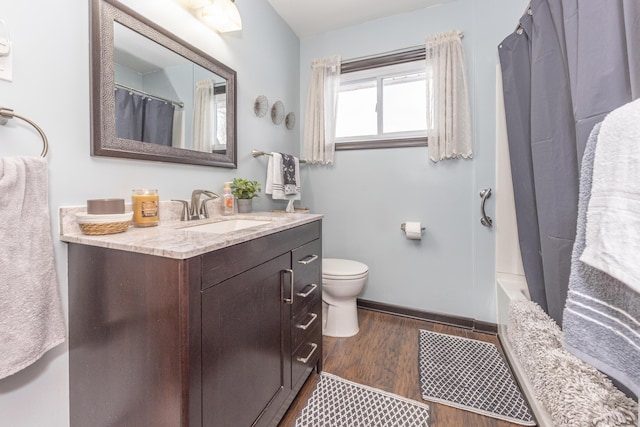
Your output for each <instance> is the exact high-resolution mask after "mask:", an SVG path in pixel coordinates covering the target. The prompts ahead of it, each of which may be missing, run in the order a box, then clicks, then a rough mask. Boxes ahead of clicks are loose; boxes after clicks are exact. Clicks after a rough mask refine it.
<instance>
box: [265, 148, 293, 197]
mask: <svg viewBox="0 0 640 427" xmlns="http://www.w3.org/2000/svg"><path fill="white" fill-rule="evenodd" d="M295 165H296V166H295V176H296V183H297V187H296V190H297V191H296V193H295V194H290V195H287V194H285V186H284V180H283V176H282V155H280V153H276V152H273V153H271V156H269V163H268V164H267V182H266V184H265V190H264V191H265V193H266V194H271V197H272V198H273V199H274V200H300V197H301V193H302V188H300V162H299V161H298V159H297V158H296V159H295Z"/></svg>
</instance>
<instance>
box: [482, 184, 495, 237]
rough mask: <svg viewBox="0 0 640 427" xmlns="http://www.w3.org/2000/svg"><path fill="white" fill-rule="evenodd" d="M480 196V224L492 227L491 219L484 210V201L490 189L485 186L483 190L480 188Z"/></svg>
mask: <svg viewBox="0 0 640 427" xmlns="http://www.w3.org/2000/svg"><path fill="white" fill-rule="evenodd" d="M480 197H481V198H482V202H480V213H481V214H482V217H481V218H480V224H482V225H484V226H485V227H488V228H491V227H493V220H492V219H491V217H490V216H487V213H486V212H485V210H484V204H485V203H486V201H487V199H488V198H489V197H491V189H490V188H485V189H484V190H482V191H481V192H480Z"/></svg>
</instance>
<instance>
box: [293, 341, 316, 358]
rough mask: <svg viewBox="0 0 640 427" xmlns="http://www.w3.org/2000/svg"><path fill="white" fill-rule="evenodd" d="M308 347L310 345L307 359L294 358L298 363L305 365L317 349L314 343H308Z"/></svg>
mask: <svg viewBox="0 0 640 427" xmlns="http://www.w3.org/2000/svg"><path fill="white" fill-rule="evenodd" d="M309 345H311V351H310V352H309V355H307V357H300V356H298V357H296V360H297V361H298V362H300V363H307V362H308V361H309V359H311V356H313V353H315V352H316V350H317V349H318V344H316V343H309Z"/></svg>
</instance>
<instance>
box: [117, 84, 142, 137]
mask: <svg viewBox="0 0 640 427" xmlns="http://www.w3.org/2000/svg"><path fill="white" fill-rule="evenodd" d="M115 101H116V105H115V107H116V109H115V113H116V137H117V138H124V139H131V140H134V141H142V122H143V119H144V98H143V97H142V96H141V95H138V94H137V93H133V92H129V91H128V90H125V89H120V88H116V91H115Z"/></svg>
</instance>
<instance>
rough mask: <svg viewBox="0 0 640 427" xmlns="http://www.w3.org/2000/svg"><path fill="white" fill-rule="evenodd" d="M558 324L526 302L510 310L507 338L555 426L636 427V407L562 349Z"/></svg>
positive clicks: (588, 367) (590, 369)
mask: <svg viewBox="0 0 640 427" xmlns="http://www.w3.org/2000/svg"><path fill="white" fill-rule="evenodd" d="M561 334H562V333H561V331H560V328H559V327H558V325H557V324H556V323H555V322H554V321H553V320H552V319H551V318H550V317H549V316H548V315H547V314H546V313H545V312H544V311H543V310H542V309H541V308H540V306H539V305H538V304H536V303H534V302H532V301H528V300H516V301H512V302H511V304H510V306H509V323H508V329H507V338H508V339H509V341H510V342H511V344H512V346H513V349H514V351H515V353H516V356H517V357H518V360H519V362H520V363H521V364H522V367H523V369H524V371H525V374H526V376H527V378H528V379H529V380H530V381H531V384H532V386H533V391H534V394H535V396H536V399H537V400H538V401H539V402H540V403H541V404H542V406H543V407H544V408H545V409H546V410H547V412H548V413H549V415H550V417H551V420H552V421H553V425H554V426H555V427H584V426H590V427H636V426H637V422H638V404H637V403H636V402H634V401H633V400H631V399H629V398H628V397H627V396H625V395H624V393H622V392H621V391H620V390H618V389H617V388H616V387H615V386H614V385H613V383H612V382H611V380H609V378H607V377H606V376H605V375H604V374H602V373H601V372H600V371H598V370H597V369H595V368H594V367H592V366H591V365H589V364H587V363H586V362H583V361H582V360H580V359H578V358H577V357H575V356H573V355H572V354H571V353H569V352H568V351H567V350H565V349H564V348H562V335H561Z"/></svg>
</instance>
